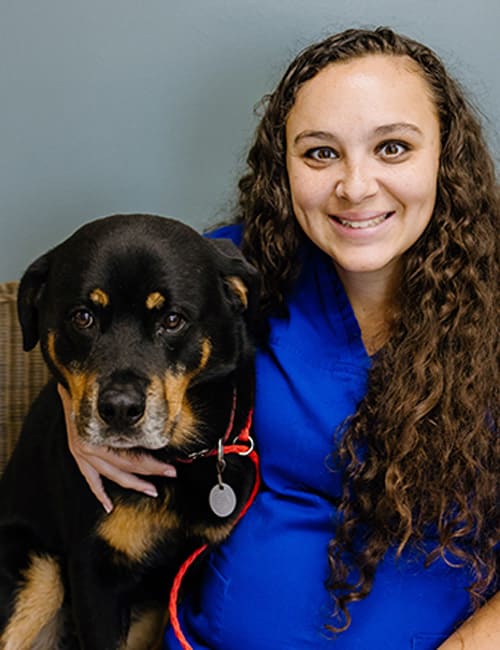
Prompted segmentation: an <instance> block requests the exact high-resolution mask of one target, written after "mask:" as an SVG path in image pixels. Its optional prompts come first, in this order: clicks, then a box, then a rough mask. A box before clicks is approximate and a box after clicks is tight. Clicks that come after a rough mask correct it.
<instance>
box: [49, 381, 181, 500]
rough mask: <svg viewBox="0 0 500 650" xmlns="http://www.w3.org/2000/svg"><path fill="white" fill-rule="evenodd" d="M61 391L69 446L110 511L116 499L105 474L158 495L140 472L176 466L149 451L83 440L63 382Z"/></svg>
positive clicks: (168, 472)
mask: <svg viewBox="0 0 500 650" xmlns="http://www.w3.org/2000/svg"><path fill="white" fill-rule="evenodd" d="M58 392H59V397H60V398H61V401H62V404H63V408H64V419H65V422H66V429H67V432H68V445H69V449H70V451H71V453H72V454H73V457H74V459H75V461H76V464H77V465H78V468H79V470H80V472H81V473H82V474H83V476H84V477H85V480H86V481H87V483H88V484H89V487H90V489H91V490H92V492H93V493H94V495H95V496H96V498H97V499H98V500H99V501H100V502H101V504H102V506H103V508H104V509H105V510H106V512H108V513H109V512H111V510H112V509H113V503H112V501H111V499H110V498H109V496H108V495H107V494H106V491H105V489H104V486H103V484H102V479H101V476H105V477H106V478H108V479H110V480H111V481H113V482H114V483H118V485H121V486H122V487H124V488H129V489H130V490H136V491H137V492H143V493H144V494H147V495H148V496H151V497H155V496H157V493H156V489H155V486H154V485H152V484H151V483H148V482H147V481H144V480H143V479H141V478H139V477H138V476H137V474H143V475H145V476H151V475H158V476H169V477H174V476H175V467H173V466H172V465H167V464H166V463H161V462H160V461H158V460H156V459H155V458H153V457H152V456H149V455H148V454H137V455H134V456H131V455H130V454H120V453H118V452H116V451H112V450H111V449H109V448H107V447H96V446H95V445H89V444H87V443H85V442H84V441H82V439H81V438H80V437H79V436H78V434H77V432H76V427H75V423H74V420H73V412H72V407H71V398H70V396H69V394H68V392H67V391H66V390H65V389H64V388H63V387H62V386H61V385H59V386H58Z"/></svg>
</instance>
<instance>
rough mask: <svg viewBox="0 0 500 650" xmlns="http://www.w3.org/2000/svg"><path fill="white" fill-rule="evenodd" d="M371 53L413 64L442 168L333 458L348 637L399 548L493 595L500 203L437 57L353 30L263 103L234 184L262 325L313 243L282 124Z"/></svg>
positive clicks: (332, 558) (337, 583) (309, 55)
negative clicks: (299, 104) (299, 212)
mask: <svg viewBox="0 0 500 650" xmlns="http://www.w3.org/2000/svg"><path fill="white" fill-rule="evenodd" d="M371 54H384V55H388V56H398V57H410V58H411V59H412V60H413V61H414V62H415V63H416V64H417V67H418V70H419V71H420V73H421V74H422V76H423V78H424V79H425V80H426V82H427V84H428V87H429V90H430V93H431V97H432V99H433V101H434V104H435V106H436V110H437V114H438V117H439V122H440V133H441V155H440V165H439V171H438V183H437V198H436V205H435V208H434V212H433V215H432V218H431V222H430V224H429V225H428V227H427V229H426V230H425V232H424V234H423V235H422V236H421V237H420V239H419V240H418V241H417V242H416V243H415V244H414V245H413V246H412V247H411V249H410V250H408V251H407V252H406V253H405V255H404V256H403V260H402V275H401V283H400V287H399V291H398V295H397V296H395V313H394V317H393V321H392V324H391V330H390V331H391V335H390V338H389V340H388V342H387V344H386V345H385V346H384V347H383V349H382V350H381V351H380V352H379V353H378V354H377V355H376V357H375V359H374V361H373V364H372V368H371V371H370V376H369V388H368V391H367V394H366V396H365V398H364V399H363V400H362V402H361V403H360V405H359V406H358V409H357V412H356V413H355V414H354V416H353V417H352V418H351V419H350V420H349V421H348V422H346V423H345V424H344V426H343V436H342V440H341V443H340V447H339V449H338V452H337V460H339V462H340V463H341V466H342V468H343V472H344V480H343V486H344V488H343V494H342V498H341V503H340V513H341V522H342V523H341V524H340V526H339V527H338V530H337V531H336V533H335V537H334V539H332V541H331V543H330V547H329V551H328V555H329V562H330V568H331V577H330V579H329V581H328V584H327V586H328V588H329V589H330V590H331V593H332V596H333V598H334V600H335V610H336V614H337V615H338V618H336V619H335V621H336V622H335V624H332V625H330V626H328V627H330V629H332V630H342V629H345V628H347V627H348V625H349V623H350V615H349V611H348V608H347V606H348V604H349V603H350V602H352V601H355V600H358V599H360V598H363V597H364V596H366V595H367V594H368V593H369V592H370V590H371V587H372V583H373V579H374V575H375V572H376V568H377V564H378V563H379V561H380V560H381V559H382V557H383V556H384V553H385V552H386V551H387V549H388V548H389V547H394V546H395V547H397V549H398V554H401V553H402V551H403V549H405V548H406V547H407V546H408V545H410V544H412V545H414V544H415V545H417V546H419V547H421V548H422V552H423V553H424V554H425V558H426V562H427V563H431V562H432V561H433V560H435V559H436V558H438V557H441V558H443V559H444V560H445V561H447V562H453V563H461V564H463V565H464V566H467V567H468V568H469V569H470V570H471V572H472V575H473V579H472V582H471V585H470V588H469V592H470V595H471V603H472V605H473V607H476V606H477V605H478V604H479V603H480V602H481V600H482V599H483V598H484V597H485V595H487V594H488V592H492V591H493V590H494V589H496V587H497V584H496V581H497V561H498V552H497V551H496V550H495V545H498V541H499V532H500V531H499V522H500V516H499V503H500V494H499V480H498V476H499V468H500V463H499V435H498V432H499V430H500V429H499V422H498V388H499V385H500V381H499V372H498V369H499V366H498V359H499V345H498V278H499V268H498V267H499V264H498V260H499V250H498V248H499V247H498V229H499V219H498V217H499V193H498V186H497V184H496V179H495V168H494V164H493V161H492V158H491V156H490V155H489V153H488V149H487V146H486V144H485V142H484V138H483V135H482V131H481V126H480V122H479V119H478V117H477V116H476V113H475V110H474V109H473V107H472V106H471V105H470V103H469V102H468V100H467V99H466V96H465V94H464V92H463V91H462V89H461V88H460V86H459V84H458V83H457V82H456V81H455V80H453V79H452V78H451V77H450V76H449V75H448V73H447V72H446V70H445V68H444V66H443V64H442V63H441V61H440V60H439V58H438V57H437V56H436V54H434V52H433V51H432V50H430V49H429V48H427V47H425V46H423V45H421V44H420V43H418V42H415V41H414V40H411V39H409V38H407V37H404V36H401V35H398V34H396V33H394V32H393V31H392V30H390V29H388V28H378V29H375V30H364V29H349V30H347V31H344V32H342V33H340V34H337V35H334V36H331V37H329V38H327V39H325V40H323V41H321V42H319V43H316V44H314V45H312V46H310V47H309V48H307V49H306V50H304V51H303V52H301V53H300V54H299V55H298V57H297V58H296V59H295V60H294V61H293V62H292V64H291V65H290V66H289V68H288V70H287V71H286V72H285V74H284V76H283V78H282V80H281V82H280V83H279V85H278V86H277V88H276V90H275V91H274V92H273V93H272V94H271V95H269V96H267V97H266V98H265V100H264V101H265V112H264V115H263V117H262V120H261V122H260V124H259V126H258V128H257V132H256V136H255V141H254V144H253V146H252V147H251V150H250V153H249V156H248V159H247V162H248V165H249V171H248V173H247V174H246V175H245V176H244V177H243V178H242V179H241V180H240V183H239V189H240V194H239V206H240V210H239V220H240V221H242V222H243V223H244V241H243V249H244V252H245V253H246V255H247V256H248V258H249V259H250V260H251V261H252V262H253V263H254V264H255V265H256V266H257V267H258V268H259V269H260V271H261V273H262V276H263V309H264V312H265V313H266V314H269V313H280V312H281V313H282V312H284V311H286V308H285V305H286V294H287V290H288V289H289V287H290V284H291V283H292V282H293V280H294V278H295V277H296V274H297V272H298V256H297V253H298V249H299V246H300V243H301V240H302V238H303V237H304V236H305V235H303V233H302V231H301V230H300V227H299V226H298V224H297V221H296V219H295V217H294V214H293V210H292V205H291V198H290V190H289V184H288V178H287V170H286V164H285V153H286V144H285V125H286V120H287V116H288V115H289V112H290V110H291V108H292V106H293V104H294V101H295V98H296V95H297V92H298V90H299V89H300V87H301V86H302V85H303V84H304V83H305V82H307V81H308V80H309V79H311V78H312V77H314V76H315V75H316V74H317V73H318V72H319V71H320V70H322V69H323V68H324V67H325V66H328V65H331V64H334V63H335V62H337V61H347V60H349V59H353V58H356V57H363V56H368V55H371ZM429 538H431V539H434V540H435V544H434V547H433V548H432V549H431V550H429V546H428V541H429ZM424 541H426V544H425V549H424V548H423V547H424ZM353 575H356V578H355V579H352V576H353Z"/></svg>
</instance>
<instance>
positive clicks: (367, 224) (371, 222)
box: [334, 212, 394, 230]
mask: <svg viewBox="0 0 500 650" xmlns="http://www.w3.org/2000/svg"><path fill="white" fill-rule="evenodd" d="M392 214H394V213H393V212H386V213H385V214H381V215H380V216H379V217H374V218H373V219H366V220H364V221H349V220H348V219H341V218H340V217H334V218H335V219H336V221H338V222H339V223H341V224H342V225H343V226H346V227H347V228H354V229H355V230H360V229H361V228H374V227H375V226H378V225H379V224H380V223H382V222H383V221H385V220H386V219H387V218H388V217H390V216H391V215H392Z"/></svg>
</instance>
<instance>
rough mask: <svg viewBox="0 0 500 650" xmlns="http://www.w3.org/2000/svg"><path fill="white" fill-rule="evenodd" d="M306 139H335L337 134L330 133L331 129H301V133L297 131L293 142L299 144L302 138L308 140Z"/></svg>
mask: <svg viewBox="0 0 500 650" xmlns="http://www.w3.org/2000/svg"><path fill="white" fill-rule="evenodd" d="M306 139H315V140H335V136H334V135H333V133H330V132H329V131H301V132H300V133H297V135H296V136H295V138H294V139H293V143H294V144H297V143H298V142H300V141H301V140H306Z"/></svg>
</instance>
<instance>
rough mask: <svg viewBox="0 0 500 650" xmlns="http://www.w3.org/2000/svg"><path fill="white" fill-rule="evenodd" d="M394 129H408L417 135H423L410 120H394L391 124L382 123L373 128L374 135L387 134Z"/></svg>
mask: <svg viewBox="0 0 500 650" xmlns="http://www.w3.org/2000/svg"><path fill="white" fill-rule="evenodd" d="M394 131H410V132H411V133H417V134H418V135H423V133H422V130H421V129H419V127H418V126H417V125H416V124H412V123H411V122H394V123H393V124H383V125H382V126H377V128H376V129H375V134H376V135H388V134H390V133H394Z"/></svg>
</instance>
